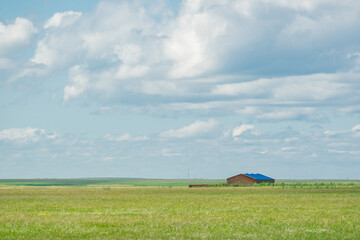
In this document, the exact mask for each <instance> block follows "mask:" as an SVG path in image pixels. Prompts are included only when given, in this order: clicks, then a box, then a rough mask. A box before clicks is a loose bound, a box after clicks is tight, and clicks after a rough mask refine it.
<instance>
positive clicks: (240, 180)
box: [226, 174, 256, 185]
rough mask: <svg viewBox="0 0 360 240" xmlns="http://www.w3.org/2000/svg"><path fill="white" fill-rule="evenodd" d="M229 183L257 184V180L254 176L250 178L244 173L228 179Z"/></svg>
mask: <svg viewBox="0 0 360 240" xmlns="http://www.w3.org/2000/svg"><path fill="white" fill-rule="evenodd" d="M226 182H227V184H244V185H249V184H255V183H256V181H255V179H253V178H250V177H248V176H245V175H243V174H239V175H236V176H234V177H231V178H228V179H226Z"/></svg>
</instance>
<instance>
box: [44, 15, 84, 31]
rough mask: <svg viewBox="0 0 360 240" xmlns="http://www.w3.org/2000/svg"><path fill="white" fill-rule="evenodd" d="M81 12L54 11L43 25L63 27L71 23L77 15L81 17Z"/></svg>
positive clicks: (45, 26) (46, 26)
mask: <svg viewBox="0 0 360 240" xmlns="http://www.w3.org/2000/svg"><path fill="white" fill-rule="evenodd" d="M81 15H82V13H81V12H74V11H67V12H58V13H55V14H54V15H53V16H52V17H51V18H49V19H48V20H47V21H46V22H45V25H44V28H45V29H47V28H51V27H65V26H69V25H71V24H72V23H73V22H74V21H76V20H77V19H78V18H79V17H81Z"/></svg>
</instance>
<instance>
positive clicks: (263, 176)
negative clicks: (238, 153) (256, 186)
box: [244, 173, 273, 180]
mask: <svg viewBox="0 0 360 240" xmlns="http://www.w3.org/2000/svg"><path fill="white" fill-rule="evenodd" d="M244 175H246V176H248V177H251V178H254V179H259V180H273V178H271V177H267V176H265V175H262V174H260V173H244Z"/></svg>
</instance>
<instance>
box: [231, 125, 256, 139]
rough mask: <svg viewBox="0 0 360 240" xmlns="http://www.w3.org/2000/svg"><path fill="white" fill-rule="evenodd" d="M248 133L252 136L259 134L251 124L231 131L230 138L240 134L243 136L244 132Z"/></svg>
mask: <svg viewBox="0 0 360 240" xmlns="http://www.w3.org/2000/svg"><path fill="white" fill-rule="evenodd" d="M247 131H249V132H250V133H251V134H253V135H260V132H259V131H258V130H257V129H256V128H255V126H254V125H252V124H242V125H240V126H238V127H236V128H234V129H233V131H232V136H233V137H238V136H240V135H241V134H243V133H244V132H247Z"/></svg>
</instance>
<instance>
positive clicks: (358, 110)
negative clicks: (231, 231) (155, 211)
mask: <svg viewBox="0 0 360 240" xmlns="http://www.w3.org/2000/svg"><path fill="white" fill-rule="evenodd" d="M188 169H190V177H193V178H226V177H229V176H232V175H234V174H238V173H241V172H255V173H256V172H261V173H264V174H266V175H269V176H271V177H275V178H359V177H360V176H359V172H360V1H358V0H344V1H338V0H224V1H211V0H208V1H206V0H189V1H185V0H184V1H170V0H168V1H166V0H164V1H162V0H159V1H111V0H83V1H73V0H66V1H48V0H29V1H22V0H2V1H1V2H0V178H45V177H46V178H51V177H54V178H65V177H146V178H187V171H188Z"/></svg>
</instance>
